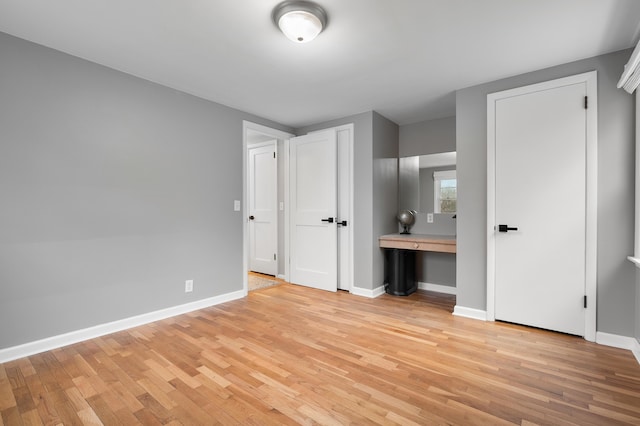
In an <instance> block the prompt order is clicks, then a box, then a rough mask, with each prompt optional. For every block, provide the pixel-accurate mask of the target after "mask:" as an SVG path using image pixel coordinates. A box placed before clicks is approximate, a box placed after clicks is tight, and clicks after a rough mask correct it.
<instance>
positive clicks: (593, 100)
mask: <svg viewBox="0 0 640 426" xmlns="http://www.w3.org/2000/svg"><path fill="white" fill-rule="evenodd" d="M578 83H585V84H586V89H587V96H588V105H589V107H588V108H587V110H586V113H587V120H586V126H587V128H586V137H587V140H586V195H587V198H586V206H585V207H586V229H585V232H586V253H585V260H586V262H585V263H586V270H585V281H586V282H585V293H586V296H587V300H588V303H587V308H586V311H585V336H584V338H585V339H586V340H589V341H595V340H596V312H597V213H598V205H597V190H598V185H597V182H598V180H597V178H598V158H597V154H598V139H597V138H598V129H597V124H598V115H597V113H598V111H597V105H598V99H597V96H598V94H597V72H596V71H591V72H587V73H583V74H578V75H573V76H569V77H565V78H560V79H556V80H551V81H546V82H542V83H538V84H533V85H529V86H524V87H519V88H515V89H510V90H505V91H501V92H497V93H491V94H489V95H488V96H487V230H486V232H487V233H486V235H487V319H488V320H489V321H495V262H496V257H495V226H496V223H495V216H496V212H495V200H496V193H495V185H496V163H495V155H496V144H495V141H496V133H495V132H496V126H495V119H496V117H495V103H496V102H497V101H498V100H499V99H503V98H507V97H513V96H519V95H525V94H528V93H534V92H537V91H540V90H549V89H553V88H556V87H562V86H565V85H570V84H578Z"/></svg>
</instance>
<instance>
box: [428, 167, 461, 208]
mask: <svg viewBox="0 0 640 426" xmlns="http://www.w3.org/2000/svg"><path fill="white" fill-rule="evenodd" d="M433 183H434V189H433V193H434V199H433V206H434V211H433V212H434V213H455V212H456V201H457V198H458V190H457V189H458V182H457V180H456V171H455V170H446V171H443V172H433Z"/></svg>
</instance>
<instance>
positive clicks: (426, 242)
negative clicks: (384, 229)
mask: <svg viewBox="0 0 640 426" xmlns="http://www.w3.org/2000/svg"><path fill="white" fill-rule="evenodd" d="M378 242H379V244H380V247H381V248H383V249H385V250H384V251H385V255H384V291H386V292H387V293H389V294H393V295H396V296H408V295H410V294H411V293H413V292H414V291H416V289H417V288H418V286H417V283H416V278H415V269H416V252H418V251H433V252H440V253H455V252H456V237H455V236H453V235H451V236H449V235H421V234H390V235H383V236H381V237H379V238H378Z"/></svg>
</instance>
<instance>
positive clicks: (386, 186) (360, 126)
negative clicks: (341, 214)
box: [296, 111, 398, 290]
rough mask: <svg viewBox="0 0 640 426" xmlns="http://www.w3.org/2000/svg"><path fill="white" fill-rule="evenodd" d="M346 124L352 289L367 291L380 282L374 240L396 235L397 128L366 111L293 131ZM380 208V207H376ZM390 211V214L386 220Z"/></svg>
mask: <svg viewBox="0 0 640 426" xmlns="http://www.w3.org/2000/svg"><path fill="white" fill-rule="evenodd" d="M350 123H353V125H354V159H353V161H354V171H353V174H354V212H353V226H354V231H353V232H354V285H355V286H356V287H359V288H363V289H370V290H371V289H374V288H376V287H379V286H381V285H382V281H383V271H382V268H383V264H382V262H381V261H380V259H382V258H383V257H382V253H381V251H380V248H379V246H378V237H379V236H380V235H383V234H390V233H394V232H397V231H396V229H397V225H396V221H395V215H396V213H395V212H396V210H397V205H398V192H397V191H398V186H397V179H398V175H397V155H398V152H397V145H398V133H397V126H396V125H395V124H394V123H392V122H390V121H389V120H387V119H385V118H384V117H382V116H380V115H379V114H377V113H375V112H373V111H369V112H365V113H361V114H357V115H353V116H349V117H344V118H340V119H337V120H332V121H327V122H323V123H318V124H314V125H311V126H307V127H303V128H300V129H297V130H296V134H298V135H304V134H306V133H308V132H312V131H315V130H321V129H327V128H330V127H336V126H341V125H344V124H350ZM376 133H377V135H376ZM394 145H395V147H394ZM394 150H395V159H394V161H395V163H396V166H395V175H394V176H391V169H393V166H392V165H390V164H389V163H390V159H389V156H391V155H393V153H394ZM392 181H393V182H395V183H391V182H392ZM381 204H384V205H382V206H381V208H380V207H378V206H380V205H381ZM392 210H393V212H394V213H393V215H392V217H391V219H389V217H388V216H389V214H390V211H392ZM391 224H393V225H392V226H390V225H391ZM376 262H378V264H376Z"/></svg>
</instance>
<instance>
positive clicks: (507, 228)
mask: <svg viewBox="0 0 640 426" xmlns="http://www.w3.org/2000/svg"><path fill="white" fill-rule="evenodd" d="M517 230H518V228H516V227H511V226H509V225H498V232H509V231H517Z"/></svg>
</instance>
